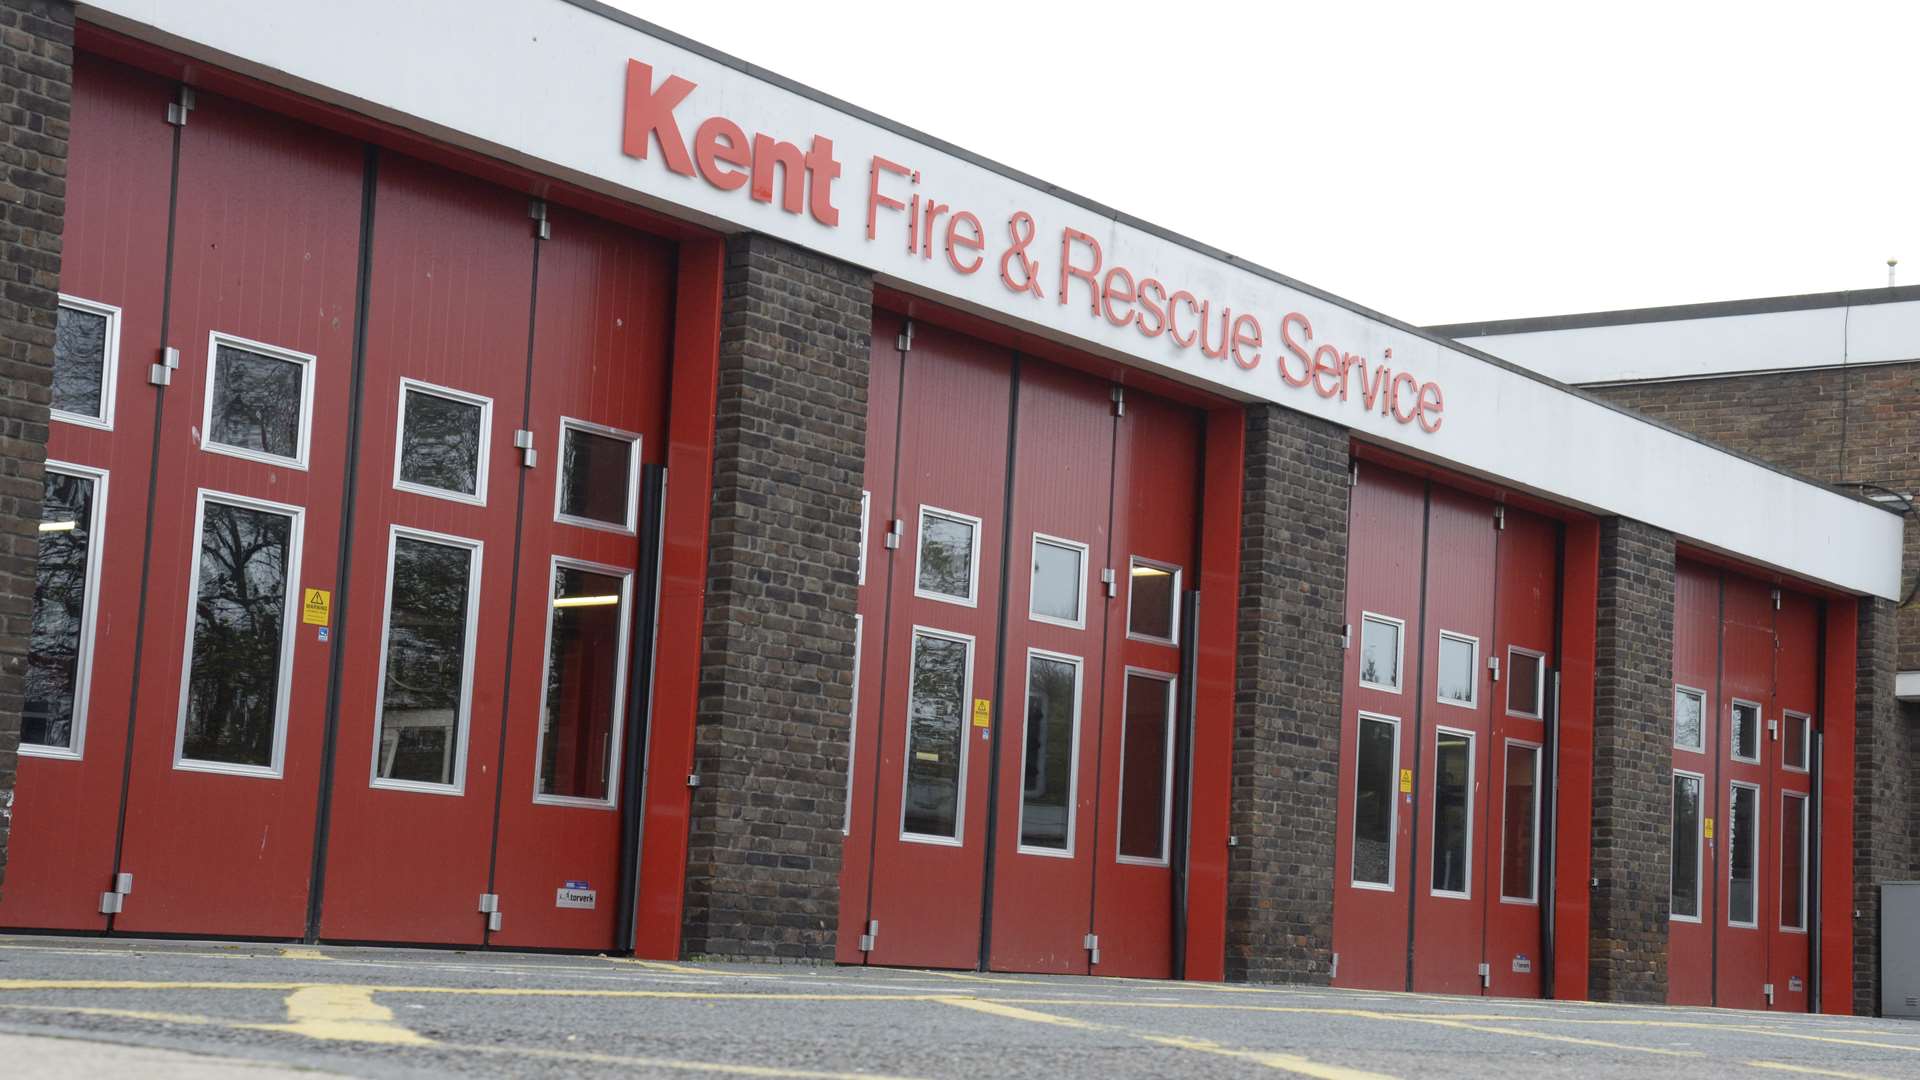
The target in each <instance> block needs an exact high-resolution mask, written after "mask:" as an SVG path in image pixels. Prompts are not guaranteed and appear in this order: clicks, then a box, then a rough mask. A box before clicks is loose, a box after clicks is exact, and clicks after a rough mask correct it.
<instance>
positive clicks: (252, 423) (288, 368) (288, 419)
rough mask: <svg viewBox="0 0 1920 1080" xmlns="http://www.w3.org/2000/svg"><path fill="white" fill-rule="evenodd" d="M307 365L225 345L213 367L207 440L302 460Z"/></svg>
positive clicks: (240, 448) (219, 349) (220, 349)
mask: <svg viewBox="0 0 1920 1080" xmlns="http://www.w3.org/2000/svg"><path fill="white" fill-rule="evenodd" d="M304 369H305V365H303V364H299V363H296V362H294V361H292V360H282V359H280V358H279V357H276V356H264V355H262V354H260V353H257V352H250V351H248V350H246V349H241V348H236V347H235V346H232V345H221V346H219V347H218V349H217V351H216V353H215V360H214V367H213V405H212V411H211V413H210V414H209V417H208V425H207V441H208V442H213V443H219V444H220V445H221V446H231V447H234V448H236V449H239V450H253V451H257V452H259V453H263V454H273V455H275V456H277V457H284V458H298V457H299V456H300V395H301V392H302V389H303V383H304V380H305V374H306V373H305V370H304Z"/></svg>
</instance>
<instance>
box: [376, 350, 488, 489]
mask: <svg viewBox="0 0 1920 1080" xmlns="http://www.w3.org/2000/svg"><path fill="white" fill-rule="evenodd" d="M492 431H493V401H492V399H491V398H485V397H481V396H480V395H478V394H468V393H464V392H462V391H459V390H449V389H447V388H446V387H444V386H434V385H432V384H430V383H423V382H420V381H418V380H416V379H401V380H400V439H399V446H398V448H397V451H396V453H395V454H394V462H393V486H394V487H396V488H399V489H400V490H402V491H411V492H414V493H416V494H420V495H432V496H435V497H436V498H442V499H453V500H455V501H457V502H466V503H473V504H474V505H476V506H485V505H486V504H487V445H488V442H489V439H490V438H491V433H492Z"/></svg>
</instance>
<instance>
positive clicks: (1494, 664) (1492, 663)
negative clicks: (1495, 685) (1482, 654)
mask: <svg viewBox="0 0 1920 1080" xmlns="http://www.w3.org/2000/svg"><path fill="white" fill-rule="evenodd" d="M1487 671H1488V672H1490V673H1491V676H1492V678H1493V681H1494V682H1499V681H1500V658H1499V657H1497V656H1489V657H1487Z"/></svg>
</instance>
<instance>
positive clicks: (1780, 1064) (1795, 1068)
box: [1747, 1061, 1882, 1080]
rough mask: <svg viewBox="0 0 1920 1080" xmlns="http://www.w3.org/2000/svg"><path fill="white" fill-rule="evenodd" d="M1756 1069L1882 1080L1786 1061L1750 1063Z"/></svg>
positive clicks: (1866, 1075)
mask: <svg viewBox="0 0 1920 1080" xmlns="http://www.w3.org/2000/svg"><path fill="white" fill-rule="evenodd" d="M1747 1064H1748V1065H1749V1066H1751V1067H1752V1068H1755V1069H1772V1070H1774V1071H1775V1072H1790V1073H1804V1074H1806V1075H1808V1076H1837V1077H1839V1078H1840V1080H1882V1078H1881V1077H1878V1076H1874V1075H1872V1074H1870V1073H1853V1072H1841V1071H1840V1070H1838V1069H1814V1068H1809V1067H1807V1066H1805V1065H1789V1064H1787V1063H1786V1062H1784V1061H1749V1062H1747Z"/></svg>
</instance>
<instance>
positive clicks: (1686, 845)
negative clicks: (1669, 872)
mask: <svg viewBox="0 0 1920 1080" xmlns="http://www.w3.org/2000/svg"><path fill="white" fill-rule="evenodd" d="M1700 785H1701V778H1700V777H1699V776H1696V775H1695V774H1693V773H1684V772H1676V773H1674V774H1673V846H1672V848H1671V851H1672V854H1673V877H1672V882H1673V891H1672V896H1671V900H1670V902H1669V904H1668V906H1667V912H1668V914H1669V915H1670V916H1671V917H1672V918H1675V919H1678V920H1680V921H1681V922H1699V921H1700V831H1701V821H1700V817H1701V811H1700Z"/></svg>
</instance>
